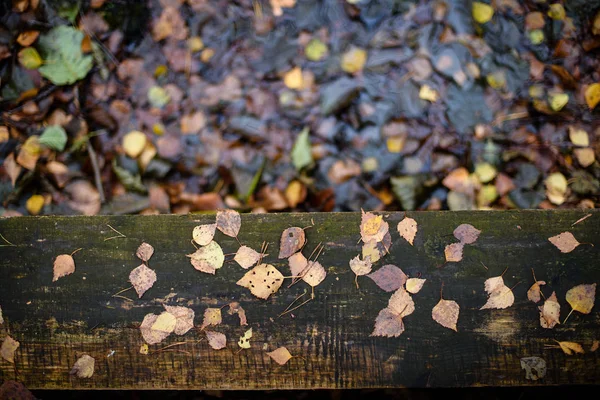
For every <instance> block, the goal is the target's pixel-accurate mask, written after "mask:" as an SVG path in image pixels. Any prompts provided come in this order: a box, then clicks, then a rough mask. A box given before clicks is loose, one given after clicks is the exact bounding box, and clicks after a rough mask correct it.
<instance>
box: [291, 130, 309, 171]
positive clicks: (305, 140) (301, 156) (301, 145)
mask: <svg viewBox="0 0 600 400" xmlns="http://www.w3.org/2000/svg"><path fill="white" fill-rule="evenodd" d="M292 162H293V163H294V166H295V167H296V169H297V170H298V171H300V170H301V169H302V168H304V167H307V166H309V165H310V164H312V163H313V158H312V153H311V150H310V136H309V129H308V128H304V129H303V130H302V132H300V134H299V135H298V137H297V138H296V143H294V147H293V148H292Z"/></svg>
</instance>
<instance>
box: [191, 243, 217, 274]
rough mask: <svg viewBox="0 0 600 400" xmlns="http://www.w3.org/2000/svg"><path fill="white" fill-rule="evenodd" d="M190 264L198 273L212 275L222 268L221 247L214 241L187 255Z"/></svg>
mask: <svg viewBox="0 0 600 400" xmlns="http://www.w3.org/2000/svg"><path fill="white" fill-rule="evenodd" d="M188 257H190V258H191V263H192V265H193V266H194V268H196V269H197V270H198V271H201V272H205V273H207V274H214V273H215V271H216V270H217V269H219V268H221V267H222V266H223V262H224V261H225V255H224V254H223V250H222V249H221V246H219V244H218V243H217V242H215V241H214V240H213V241H212V242H210V243H209V244H207V245H206V246H204V247H201V248H199V249H198V250H196V251H195V252H194V253H192V254H188Z"/></svg>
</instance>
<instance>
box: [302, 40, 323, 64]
mask: <svg viewBox="0 0 600 400" xmlns="http://www.w3.org/2000/svg"><path fill="white" fill-rule="evenodd" d="M327 50H328V49H327V45H326V44H325V43H323V42H321V41H320V40H319V39H317V38H315V39H312V40H311V41H310V42H308V44H307V45H306V47H305V48H304V55H305V56H306V58H307V59H308V60H310V61H321V59H322V58H323V57H324V56H325V54H327Z"/></svg>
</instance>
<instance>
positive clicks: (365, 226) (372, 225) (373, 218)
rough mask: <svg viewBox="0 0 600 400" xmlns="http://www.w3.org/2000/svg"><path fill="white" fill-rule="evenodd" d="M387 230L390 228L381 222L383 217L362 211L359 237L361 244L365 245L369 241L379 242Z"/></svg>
mask: <svg viewBox="0 0 600 400" xmlns="http://www.w3.org/2000/svg"><path fill="white" fill-rule="evenodd" d="M389 230H390V227H389V225H388V223H387V222H385V221H384V220H383V216H381V215H375V214H373V213H370V212H364V211H362V218H361V223H360V237H361V239H362V241H363V242H365V243H367V242H368V241H370V240H375V241H376V242H381V241H382V240H383V237H384V236H385V234H386V233H388V231H389Z"/></svg>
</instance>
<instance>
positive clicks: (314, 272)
mask: <svg viewBox="0 0 600 400" xmlns="http://www.w3.org/2000/svg"><path fill="white" fill-rule="evenodd" d="M326 276H327V272H326V271H325V268H323V266H322V265H321V263H320V262H318V261H314V262H311V265H310V267H309V268H308V269H307V270H306V273H305V274H304V277H303V278H302V280H303V281H304V282H306V283H308V284H309V285H310V286H312V287H315V286H317V285H319V284H320V283H321V282H323V281H324V280H325V277H326Z"/></svg>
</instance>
